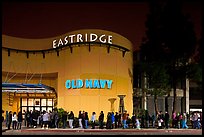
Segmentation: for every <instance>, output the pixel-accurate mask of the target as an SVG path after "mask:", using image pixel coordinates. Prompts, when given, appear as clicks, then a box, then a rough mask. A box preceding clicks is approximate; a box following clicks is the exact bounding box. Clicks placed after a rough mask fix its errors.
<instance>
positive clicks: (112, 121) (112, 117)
mask: <svg viewBox="0 0 204 137" xmlns="http://www.w3.org/2000/svg"><path fill="white" fill-rule="evenodd" d="M114 125H115V116H114V112H112V113H111V128H112V129H113V128H114Z"/></svg>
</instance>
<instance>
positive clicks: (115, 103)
mask: <svg viewBox="0 0 204 137" xmlns="http://www.w3.org/2000/svg"><path fill="white" fill-rule="evenodd" d="M2 42H3V43H2V44H3V48H2V82H5V83H33V84H37V83H42V84H45V85H48V86H50V87H53V88H54V89H55V92H56V96H52V95H47V94H48V93H45V94H43V95H42V94H38V93H35V92H34V94H29V95H28V94H26V93H18V91H17V90H16V91H15V92H13V95H12V96H11V97H9V96H10V94H11V93H9V92H8V91H6V90H5V91H3V90H2V103H3V106H2V109H3V110H4V111H10V110H11V111H13V112H14V111H16V112H18V111H19V110H25V109H27V110H33V109H37V110H40V111H43V110H51V109H52V108H54V107H57V108H63V109H64V110H66V111H73V112H74V113H75V114H76V115H77V114H78V112H79V111H80V110H81V111H83V110H84V111H87V112H88V113H89V115H91V114H92V112H96V114H97V115H98V116H99V114H100V111H104V113H105V114H106V113H107V112H109V111H114V112H116V111H119V110H121V111H124V110H127V112H128V113H130V114H132V112H133V98H132V93H133V52H132V44H131V42H130V41H129V40H128V39H126V38H125V37H123V36H121V35H119V34H117V33H114V32H110V31H105V30H99V29H84V30H77V31H73V32H69V33H66V34H64V35H61V36H57V37H52V38H47V39H21V38H15V37H10V36H6V35H3V36H2ZM36 45H38V46H36ZM39 45H41V46H39ZM36 47H41V48H38V49H36ZM11 98H12V99H11ZM11 100H12V103H9V101H10V102H11ZM121 102H122V104H121ZM123 103H124V104H123Z"/></svg>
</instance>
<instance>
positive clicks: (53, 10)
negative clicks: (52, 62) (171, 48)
mask: <svg viewBox="0 0 204 137" xmlns="http://www.w3.org/2000/svg"><path fill="white" fill-rule="evenodd" d="M184 11H185V12H186V13H190V14H191V17H192V21H193V22H194V23H195V30H196V33H197V36H198V37H200V33H201V31H200V30H201V4H200V3H199V2H186V3H184ZM148 12H149V9H148V4H147V1H145V2H142V1H140V2H134V3H133V2H130V3H125V2H123V3H119V2H118V3H116V2H115V3H111V2H108V3H99V2H98V3H88V2H86V3H79V2H77V3H74V2H66V3H62V2H58V3H57V2H50V3H48V2H46V3H43V2H40V3H36V2H29V3H22V2H18V3H14V2H10V3H3V19H2V21H3V26H2V33H3V34H5V35H9V36H15V37H21V38H32V39H35V38H49V37H55V36H58V35H62V34H65V33H67V32H70V31H74V30H78V29H104V30H108V31H113V32H116V33H119V34H121V35H123V36H124V37H126V38H127V39H129V40H130V41H131V42H132V43H133V45H134V49H138V47H139V45H140V44H141V40H142V37H144V36H145V29H146V28H145V24H144V23H145V21H146V15H147V14H148Z"/></svg>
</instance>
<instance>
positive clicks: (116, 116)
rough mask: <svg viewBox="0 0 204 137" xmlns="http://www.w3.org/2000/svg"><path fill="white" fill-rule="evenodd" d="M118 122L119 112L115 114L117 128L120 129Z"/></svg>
mask: <svg viewBox="0 0 204 137" xmlns="http://www.w3.org/2000/svg"><path fill="white" fill-rule="evenodd" d="M118 121H119V115H118V112H116V113H115V128H118V127H119V125H118Z"/></svg>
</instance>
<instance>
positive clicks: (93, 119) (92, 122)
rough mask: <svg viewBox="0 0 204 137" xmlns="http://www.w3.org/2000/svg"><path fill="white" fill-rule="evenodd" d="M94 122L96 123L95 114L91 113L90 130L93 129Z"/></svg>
mask: <svg viewBox="0 0 204 137" xmlns="http://www.w3.org/2000/svg"><path fill="white" fill-rule="evenodd" d="M95 121H96V113H95V112H93V113H92V116H91V125H92V129H95Z"/></svg>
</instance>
